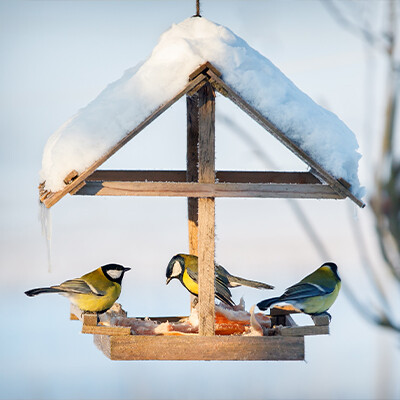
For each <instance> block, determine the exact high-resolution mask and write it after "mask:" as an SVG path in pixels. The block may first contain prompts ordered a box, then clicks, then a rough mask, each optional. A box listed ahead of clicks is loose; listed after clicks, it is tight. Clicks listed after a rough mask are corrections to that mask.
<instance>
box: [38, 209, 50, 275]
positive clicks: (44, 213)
mask: <svg viewBox="0 0 400 400" xmlns="http://www.w3.org/2000/svg"><path fill="white" fill-rule="evenodd" d="M40 222H41V224H42V236H44V237H45V239H46V249H47V263H48V267H49V272H51V270H52V266H51V234H52V224H51V213H50V209H49V208H47V207H46V206H45V205H44V204H43V203H40Z"/></svg>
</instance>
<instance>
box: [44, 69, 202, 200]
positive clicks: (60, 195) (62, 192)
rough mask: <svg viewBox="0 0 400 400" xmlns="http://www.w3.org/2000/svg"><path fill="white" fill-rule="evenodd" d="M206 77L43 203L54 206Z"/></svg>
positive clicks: (164, 106) (143, 122) (165, 106)
mask: <svg viewBox="0 0 400 400" xmlns="http://www.w3.org/2000/svg"><path fill="white" fill-rule="evenodd" d="M204 79H206V77H205V76H204V75H199V76H198V77H196V78H195V79H193V80H192V81H190V82H189V83H188V84H187V85H186V86H185V87H184V88H183V89H182V90H181V91H180V92H179V93H178V94H177V95H176V96H174V97H173V98H172V99H171V100H169V101H167V102H166V103H164V104H162V105H161V106H160V107H158V108H157V109H156V110H155V111H153V112H152V113H151V114H150V115H149V116H148V117H147V118H145V119H144V120H143V121H142V122H141V123H140V124H139V125H138V126H137V127H135V128H134V129H133V130H131V131H130V132H128V133H127V134H126V135H125V136H124V137H123V138H122V139H121V140H120V141H119V142H118V143H117V144H116V145H115V146H114V147H112V148H111V149H110V150H109V151H108V152H107V153H106V154H104V155H103V156H102V157H100V158H99V159H98V160H97V161H96V162H94V163H93V164H92V165H91V166H90V167H88V168H87V169H86V170H85V171H83V172H82V173H81V174H80V175H79V176H78V177H77V178H76V179H75V180H73V181H72V182H71V183H70V184H69V185H67V186H65V187H64V189H62V190H60V191H58V192H55V193H51V194H50V195H49V196H47V197H46V198H45V199H44V200H43V203H44V205H45V206H46V207H47V208H50V207H52V206H53V205H54V204H56V203H57V202H58V201H59V200H60V199H62V198H63V197H64V196H65V195H66V194H67V193H69V192H71V191H72V190H73V189H75V187H77V186H78V185H79V184H80V183H81V182H83V181H84V180H85V179H86V178H87V177H88V176H89V175H91V174H92V173H93V172H94V171H95V170H96V169H97V168H98V167H99V166H100V165H101V164H103V163H104V162H105V161H106V160H108V159H109V158H110V157H111V156H112V155H113V154H114V153H115V152H117V151H118V150H119V149H120V148H121V147H122V146H124V145H125V144H126V143H128V142H129V141H130V140H131V139H132V138H134V137H135V136H136V135H137V134H138V133H139V132H141V131H142V130H143V129H144V128H145V127H146V126H147V125H149V124H150V123H151V122H153V121H154V120H155V119H156V118H157V117H159V116H160V115H161V114H162V113H163V112H164V111H166V110H168V108H170V107H171V106H172V105H173V104H174V103H176V102H177V101H178V100H179V99H180V98H181V97H182V96H184V95H185V94H186V93H187V92H189V91H190V90H192V89H193V88H194V87H195V86H196V85H197V84H199V83H200V82H201V81H202V80H204Z"/></svg>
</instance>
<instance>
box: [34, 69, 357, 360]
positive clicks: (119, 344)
mask: <svg viewBox="0 0 400 400" xmlns="http://www.w3.org/2000/svg"><path fill="white" fill-rule="evenodd" d="M188 78H189V79H188V83H187V85H186V87H185V88H184V89H183V90H182V91H180V92H179V93H177V94H176V95H175V97H173V98H172V99H171V100H169V101H168V102H166V103H165V104H163V105H162V106H160V107H159V108H158V109H157V110H155V111H154V112H153V113H152V114H151V115H150V116H148V117H147V118H146V119H145V120H144V121H143V122H142V123H140V124H139V125H138V126H136V127H135V128H134V129H132V130H131V131H130V132H129V133H128V134H127V135H126V136H125V137H124V138H123V139H122V140H120V141H119V142H118V143H117V144H116V145H115V146H114V147H113V148H112V149H111V150H110V151H109V152H108V153H107V154H105V155H104V156H103V157H101V158H100V159H99V160H97V161H96V162H95V163H94V164H93V165H91V166H90V167H89V168H87V169H86V171H84V172H82V173H81V174H78V173H77V172H76V171H72V172H71V173H70V174H69V175H68V176H67V177H66V178H65V180H64V182H65V183H66V186H65V188H64V189H62V190H60V191H58V192H55V193H53V192H48V191H45V190H44V184H41V185H40V186H39V191H40V200H41V201H42V202H43V203H44V205H45V206H46V207H48V208H49V207H51V206H53V205H54V204H55V203H57V202H58V201H59V200H60V199H61V198H62V197H64V196H65V195H66V194H67V193H70V194H72V195H90V196H181V197H182V196H183V197H187V198H188V222H189V252H190V253H191V254H196V255H198V259H199V296H198V300H199V303H198V307H197V309H198V314H199V329H198V334H194V335H182V336H181V335H178V336H174V335H173V336H165V335H132V334H131V329H130V328H129V327H121V326H101V325H98V324H97V320H96V318H95V317H94V316H90V315H85V314H84V315H81V312H80V311H79V310H72V313H71V316H72V318H73V319H77V318H79V319H81V320H82V321H83V328H82V331H83V332H84V333H91V334H94V342H95V343H96V345H97V346H98V347H99V348H100V349H101V350H102V351H103V352H104V354H105V355H106V356H107V357H109V358H111V359H115V360H303V359H304V336H305V335H315V334H328V333H329V320H328V319H327V318H325V317H323V316H321V317H315V318H313V324H312V325H310V326H296V324H295V322H294V320H293V318H292V317H291V314H292V313H294V312H296V311H295V310H294V309H293V308H277V307H276V308H274V309H272V310H271V323H272V328H271V330H270V331H269V333H268V334H267V335H265V336H245V335H229V336H226V335H225V336H224V335H216V334H215V300H214V256H215V198H216V197H259V198H310V199H311V198H312V199H344V198H347V197H348V198H350V199H351V200H352V201H353V202H355V203H356V204H357V205H358V206H360V207H364V203H363V202H362V201H361V200H360V199H358V198H357V197H355V196H354V195H353V194H352V193H351V192H350V190H349V189H350V185H349V184H348V183H347V182H346V181H345V180H343V179H336V178H335V177H333V176H332V175H331V174H330V173H328V172H327V171H326V170H325V169H324V168H323V167H322V166H321V165H319V163H317V162H316V161H315V160H313V159H312V158H311V157H310V156H309V155H307V154H306V153H305V152H304V151H303V150H302V149H301V148H300V147H299V146H298V145H296V143H294V142H293V141H292V140H290V139H289V138H288V137H287V136H286V135H285V133H284V132H282V131H281V130H280V129H278V128H277V127H276V126H275V125H274V124H272V123H271V121H269V120H268V116H265V115H262V114H261V113H260V112H258V111H257V110H256V109H254V108H253V107H252V106H251V105H250V104H249V103H248V102H247V101H245V100H244V99H243V98H242V97H241V96H240V95H239V94H237V93H236V92H235V91H234V90H233V89H232V88H231V87H230V86H229V85H228V84H227V83H226V82H225V81H224V80H223V76H222V74H221V73H220V72H219V71H218V70H217V69H216V68H215V67H214V66H213V65H211V64H210V63H208V62H207V63H205V64H203V65H202V66H200V67H199V68H197V69H196V70H195V71H193V73H192V74H191V75H190V76H189V77H188ZM216 92H219V93H220V94H221V95H223V96H225V97H227V98H229V99H230V100H232V101H233V102H234V103H235V104H236V105H237V106H238V107H239V108H240V109H242V110H243V111H244V112H246V113H247V114H248V115H249V116H250V117H251V118H253V119H254V120H255V121H256V122H257V123H258V124H260V125H261V126H262V127H263V128H265V130H267V131H268V132H269V133H270V134H272V135H273V136H274V137H275V138H277V139H278V140H279V141H280V142H282V143H283V144H284V145H285V146H286V147H287V148H288V149H289V150H291V151H292V152H293V153H294V154H295V155H297V156H298V157H299V158H300V159H301V160H302V161H304V162H305V163H306V164H307V165H308V166H309V167H310V171H311V172H261V171H257V172H243V171H215V93H216ZM185 95H186V104H187V169H186V171H111V170H108V171H105V170H102V171H101V170H97V168H98V167H99V166H100V165H101V164H103V163H104V162H105V161H106V160H107V159H108V158H109V157H111V156H112V155H113V154H114V153H115V152H116V151H118V150H119V149H120V148H121V147H122V146H124V145H125V144H126V143H127V142H128V141H130V140H131V139H132V138H133V137H134V136H136V135H137V134H138V133H139V132H140V131H141V130H143V129H144V128H145V127H146V126H147V125H149V124H150V123H151V122H152V121H153V120H155V119H156V118H157V117H158V116H159V115H161V114H162V113H163V112H164V111H165V110H167V109H168V108H169V107H170V106H172V105H173V104H174V103H175V102H176V101H177V100H179V99H180V98H181V97H183V96H185ZM107 315H108V313H106V314H105V315H104V317H102V318H105V319H107V318H108V317H107ZM125 318H127V317H125ZM167 319H168V320H169V321H179V320H180V318H179V317H169V318H165V317H164V318H153V319H152V320H154V321H158V322H163V321H165V320H167ZM128 320H129V319H128Z"/></svg>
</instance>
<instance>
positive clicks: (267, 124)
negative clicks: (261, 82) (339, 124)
mask: <svg viewBox="0 0 400 400" xmlns="http://www.w3.org/2000/svg"><path fill="white" fill-rule="evenodd" d="M207 75H209V76H210V78H211V80H210V82H211V83H212V85H213V86H214V88H215V89H216V90H218V91H219V92H220V93H221V94H222V95H223V96H226V97H228V98H229V99H230V100H231V101H233V102H234V103H235V104H236V105H237V106H238V107H239V108H241V109H242V110H243V111H244V112H246V113H247V114H248V115H249V116H250V117H251V118H252V119H254V120H255V121H256V122H257V123H258V124H260V125H261V126H262V127H263V128H264V129H266V130H267V131H268V132H270V133H271V134H272V135H273V136H274V137H275V138H276V139H278V140H279V141H280V142H281V143H282V144H284V145H285V146H286V147H287V148H288V149H290V150H291V151H292V152H293V153H294V154H296V155H297V156H298V157H299V158H300V159H301V160H303V161H304V162H305V163H306V164H307V165H309V166H310V167H311V168H312V169H314V170H315V171H316V173H317V174H318V175H319V176H320V177H321V178H322V179H323V180H324V181H325V182H326V183H328V184H329V185H330V186H331V187H332V188H333V189H334V190H335V191H336V192H337V193H338V194H340V195H342V196H343V197H349V198H350V199H351V200H352V201H353V202H355V203H356V204H357V205H358V206H359V207H361V208H363V207H365V204H364V203H363V202H362V201H361V200H360V199H358V198H357V197H356V196H354V195H353V194H352V193H351V192H350V191H349V189H348V188H346V187H345V186H343V185H342V184H341V183H340V182H339V181H338V180H337V179H336V178H335V177H333V176H332V175H331V174H330V173H328V172H327V171H326V170H325V169H324V168H322V167H321V165H319V164H318V163H317V162H315V161H314V160H313V159H312V158H311V157H310V156H309V155H308V154H307V153H305V152H304V151H303V150H302V149H301V148H300V147H299V146H298V145H297V144H295V143H294V142H292V141H291V140H290V139H289V138H288V137H287V136H286V135H285V134H284V133H283V132H282V131H281V130H280V129H278V128H277V127H276V126H275V125H274V124H273V123H272V122H271V121H269V120H268V119H267V118H265V117H264V116H263V115H262V114H261V113H260V112H258V111H257V110H256V109H255V108H253V107H252V106H251V105H250V104H249V103H247V102H246V101H245V100H244V99H243V98H242V97H241V96H240V95H238V94H237V93H236V92H235V91H234V90H233V89H232V88H231V87H230V86H228V85H227V84H226V83H225V82H224V81H223V80H222V79H221V78H220V77H218V76H217V75H216V74H214V73H213V71H212V70H207Z"/></svg>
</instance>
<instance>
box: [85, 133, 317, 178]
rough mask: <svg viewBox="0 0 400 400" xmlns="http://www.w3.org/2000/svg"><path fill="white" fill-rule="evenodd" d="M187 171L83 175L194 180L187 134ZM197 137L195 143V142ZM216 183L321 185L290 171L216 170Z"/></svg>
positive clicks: (308, 174)
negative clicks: (188, 158)
mask: <svg viewBox="0 0 400 400" xmlns="http://www.w3.org/2000/svg"><path fill="white" fill-rule="evenodd" d="M192 139H193V142H194V143H191V144H190V146H189V145H188V151H187V154H188V155H187V157H190V161H187V171H179V170H173V171H167V170H136V171H127V170H96V171H94V172H93V174H91V175H90V176H88V177H87V178H86V182H93V181H105V182H197V181H198V173H197V164H198V157H197V143H198V139H196V138H193V137H192V134H191V135H190V136H189V135H188V141H190V140H192ZM196 140H197V142H196ZM215 181H216V182H220V183H222V182H229V183H291V184H304V183H312V184H316V185H318V184H320V185H322V183H321V181H320V180H319V179H318V178H316V177H315V176H314V175H313V174H312V173H311V172H292V171H215Z"/></svg>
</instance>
